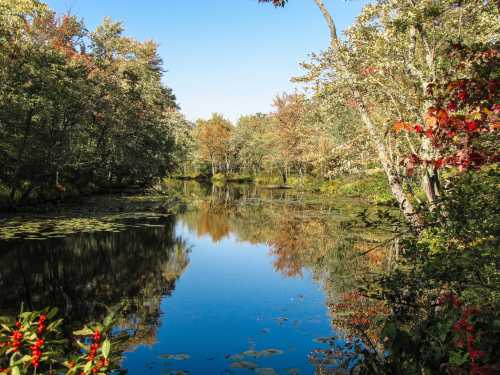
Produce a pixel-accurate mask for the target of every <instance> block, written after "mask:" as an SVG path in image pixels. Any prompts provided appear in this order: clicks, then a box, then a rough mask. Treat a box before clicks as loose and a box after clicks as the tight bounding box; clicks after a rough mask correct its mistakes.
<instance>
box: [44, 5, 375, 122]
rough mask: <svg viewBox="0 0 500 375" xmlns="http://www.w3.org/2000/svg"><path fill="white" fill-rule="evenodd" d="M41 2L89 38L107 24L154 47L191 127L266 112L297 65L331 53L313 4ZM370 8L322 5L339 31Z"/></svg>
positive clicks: (289, 85)
mask: <svg viewBox="0 0 500 375" xmlns="http://www.w3.org/2000/svg"><path fill="white" fill-rule="evenodd" d="M45 1H46V3H48V4H49V6H50V7H51V8H52V9H54V10H56V11H57V12H59V13H63V12H66V11H68V10H71V13H72V14H75V15H77V16H79V17H81V18H83V19H84V21H85V23H86V25H87V27H88V28H89V29H90V30H93V29H95V27H96V26H97V25H98V24H99V23H101V21H102V19H103V18H104V17H105V16H110V17H111V18H113V19H114V20H119V21H122V22H123V23H124V26H125V34H126V35H128V36H132V37H134V38H136V39H139V40H145V39H153V40H155V41H156V42H158V43H159V44H160V54H161V57H162V58H163V61H164V65H165V68H166V69H167V72H166V74H165V77H164V80H165V83H166V84H167V85H168V86H170V87H172V89H173V90H174V93H175V94H176V96H177V98H178V102H179V104H180V106H181V109H182V112H183V113H184V114H185V115H186V117H187V118H188V119H190V120H195V119H197V118H199V117H203V118H206V117H209V116H210V115H211V113H213V112H219V113H222V114H223V115H224V116H226V117H227V118H229V119H231V120H233V121H234V120H235V119H237V118H238V117H239V116H240V115H241V114H250V113H255V112H268V111H269V110H270V109H271V103H272V99H273V97H274V96H275V95H276V94H277V93H281V92H283V91H291V90H293V89H294V85H293V84H292V83H290V78H291V77H292V76H297V75H300V73H301V69H300V67H299V62H301V61H305V60H307V58H308V54H309V53H311V52H319V51H321V50H323V49H325V48H326V47H327V46H328V30H327V27H326V25H325V23H324V21H323V19H322V16H321V13H320V12H319V10H318V9H317V8H316V6H315V4H314V1H313V0H290V3H289V5H288V6H287V7H285V8H284V9H281V8H279V9H275V8H274V7H272V6H271V5H270V4H259V3H258V1H257V0H45ZM367 2H368V1H367V0H355V1H342V0H326V1H325V3H326V4H327V5H328V6H329V8H330V9H331V10H332V13H333V14H334V18H335V21H336V22H337V24H338V27H339V28H340V29H341V30H343V29H344V28H345V27H347V26H348V25H349V24H351V23H352V22H353V21H354V19H355V17H356V15H357V14H359V12H360V10H361V8H362V6H363V5H364V4H366V3H367Z"/></svg>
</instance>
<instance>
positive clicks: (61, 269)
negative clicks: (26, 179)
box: [0, 184, 366, 374]
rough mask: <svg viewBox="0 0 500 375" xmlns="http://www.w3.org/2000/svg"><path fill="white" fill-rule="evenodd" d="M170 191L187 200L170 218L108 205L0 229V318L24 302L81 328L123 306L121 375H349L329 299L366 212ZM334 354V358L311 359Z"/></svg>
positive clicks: (283, 197)
mask: <svg viewBox="0 0 500 375" xmlns="http://www.w3.org/2000/svg"><path fill="white" fill-rule="evenodd" d="M176 188H178V189H179V193H180V194H182V195H183V197H184V199H187V200H188V201H189V202H191V203H190V205H189V207H188V208H187V209H186V210H185V211H183V212H182V213H178V214H176V215H171V214H166V213H162V212H163V211H162V210H163V207H164V203H163V202H162V200H161V199H157V200H156V199H153V198H147V197H138V198H134V197H124V198H116V197H115V198H113V199H112V200H110V202H111V203H109V207H108V210H107V212H106V213H102V212H101V211H98V210H96V211H95V212H88V210H87V211H76V212H75V211H70V212H63V213H60V214H59V215H52V216H46V215H40V216H27V217H16V218H5V219H3V220H2V221H0V237H1V238H2V240H0V251H1V252H0V295H1V299H0V314H15V313H16V311H18V310H19V308H20V305H21V303H23V304H24V306H25V307H26V308H28V309H37V308H41V307H44V306H58V307H59V308H60V309H61V311H62V312H63V314H64V316H65V319H66V321H67V322H69V323H70V324H71V325H72V326H75V327H76V326H79V325H81V324H83V323H85V322H86V321H88V320H94V319H100V318H102V316H103V315H104V314H105V307H106V306H108V307H111V306H116V305H119V304H123V303H125V304H126V307H125V310H124V312H123V315H122V317H121V319H120V321H119V323H118V326H117V328H116V329H117V330H119V331H122V332H123V331H125V332H127V333H128V334H129V338H128V339H127V341H126V343H125V344H124V345H123V347H122V348H120V349H121V350H123V361H122V363H121V366H122V368H123V369H122V371H127V372H128V373H129V374H147V373H150V374H232V373H256V374H313V373H318V374H319V373H325V372H320V371H324V370H322V369H321V368H323V369H324V368H328V367H339V366H343V367H346V368H349V367H352V365H353V363H354V362H355V360H356V359H355V356H352V357H351V354H352V351H353V349H352V347H351V346H350V345H349V344H347V345H346V341H345V338H344V336H343V334H342V332H341V330H339V329H338V328H336V327H335V322H334V321H333V322H332V314H331V309H330V308H329V303H330V302H331V301H333V300H335V298H336V296H337V295H338V294H339V293H340V292H342V290H346V288H348V287H349V283H350V277H349V276H350V275H351V274H353V273H354V272H355V271H356V270H354V269H352V268H351V267H357V266H360V265H356V264H353V263H352V262H350V261H349V262H348V260H349V259H351V257H350V256H349V253H348V252H349V251H352V249H353V248H354V247H356V246H355V245H359V244H360V243H361V242H360V241H361V239H360V238H364V240H363V241H366V235H362V234H361V233H356V232H355V231H354V230H353V229H349V230H345V229H342V228H343V226H342V223H343V222H344V221H345V220H347V219H348V218H349V213H351V212H353V211H354V210H355V209H356V208H358V206H359V205H360V204H361V203H360V202H343V203H342V204H341V203H340V202H339V203H337V204H324V203H318V199H317V198H318V197H311V196H308V197H305V196H301V195H299V194H297V193H294V192H283V191H281V192H280V191H258V190H256V189H255V188H249V187H244V188H242V187H240V188H228V187H218V188H217V187H214V186H212V187H201V186H198V185H193V184H190V185H186V184H184V185H183V186H176ZM88 204H89V203H87V205H88ZM94 204H97V203H96V202H92V205H94ZM98 204H99V205H101V204H102V201H99V202H98ZM360 267H361V266H360ZM358 271H359V270H358ZM339 348H341V349H342V350H343V352H344V360H343V361H338V360H332V359H328V358H326V359H325V358H322V359H318V358H317V356H315V354H314V353H322V352H323V353H324V352H327V351H328V350H330V351H332V352H333V351H338V350H339ZM346 359H347V360H346ZM341 362H342V363H341Z"/></svg>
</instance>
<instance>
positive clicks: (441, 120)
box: [437, 109, 449, 128]
mask: <svg viewBox="0 0 500 375" xmlns="http://www.w3.org/2000/svg"><path fill="white" fill-rule="evenodd" d="M448 121H449V117H448V113H447V112H446V111H445V110H444V109H440V110H439V111H438V113H437V122H438V124H439V126H440V127H442V128H445V127H446V125H448Z"/></svg>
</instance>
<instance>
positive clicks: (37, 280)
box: [0, 217, 189, 346]
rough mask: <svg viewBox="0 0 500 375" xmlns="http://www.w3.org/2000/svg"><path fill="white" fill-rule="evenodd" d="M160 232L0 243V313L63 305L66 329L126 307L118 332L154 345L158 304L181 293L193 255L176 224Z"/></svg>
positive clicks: (168, 222) (165, 222) (171, 221)
mask: <svg viewBox="0 0 500 375" xmlns="http://www.w3.org/2000/svg"><path fill="white" fill-rule="evenodd" d="M155 224H161V225H159V226H155V227H142V228H133V229H131V230H126V231H122V232H97V233H82V234H78V235H71V236H68V237H65V238H57V239H56V238H54V239H47V240H45V241H26V240H16V241H7V242H0V253H1V255H0V294H1V295H2V298H1V299H0V314H5V315H7V314H11V315H14V314H16V313H17V312H18V311H19V309H20V307H21V303H22V304H23V305H24V308H25V309H30V310H33V309H39V308H42V307H45V306H57V307H59V308H60V310H61V312H62V316H64V317H65V322H66V323H68V325H69V326H68V327H67V328H68V330H69V329H70V328H72V327H78V326H80V325H82V324H83V323H85V322H87V321H93V320H100V319H102V318H103V317H104V315H105V313H106V306H108V307H112V306H116V305H120V304H125V305H126V308H125V310H124V311H123V315H122V318H121V319H120V321H119V327H120V328H121V329H122V330H126V331H127V332H128V333H130V335H131V336H130V339H129V341H128V343H127V345H128V346H133V345H134V344H139V343H144V344H148V343H149V344H151V343H153V342H155V337H156V328H157V326H158V323H159V317H160V300H161V298H162V296H164V295H169V294H171V293H172V291H173V290H174V288H175V282H176V280H177V279H178V278H179V276H180V275H181V274H182V272H183V270H184V269H185V268H186V266H187V264H188V262H189V249H188V248H187V246H186V244H185V243H184V242H183V240H182V239H180V238H177V237H176V235H175V230H174V226H175V218H174V217H167V218H164V219H162V221H161V222H159V223H155Z"/></svg>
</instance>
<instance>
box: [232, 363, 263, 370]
mask: <svg viewBox="0 0 500 375" xmlns="http://www.w3.org/2000/svg"><path fill="white" fill-rule="evenodd" d="M229 367H231V368H245V369H249V370H254V369H256V368H257V367H258V365H257V364H256V363H253V362H249V361H238V362H233V363H231V364H230V365H229Z"/></svg>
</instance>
